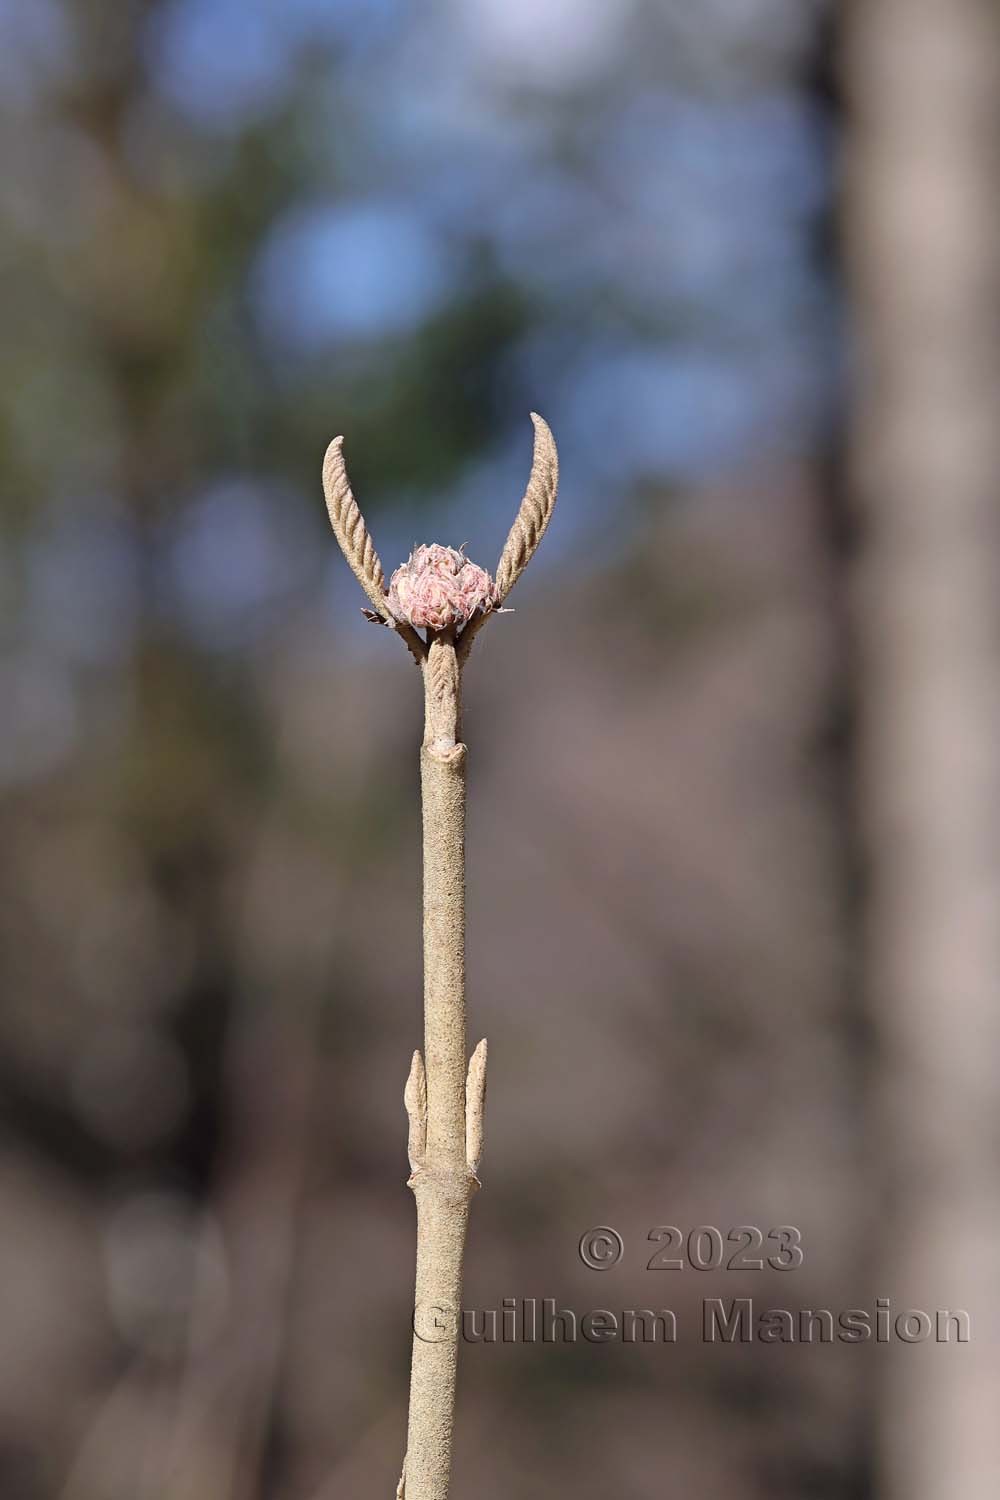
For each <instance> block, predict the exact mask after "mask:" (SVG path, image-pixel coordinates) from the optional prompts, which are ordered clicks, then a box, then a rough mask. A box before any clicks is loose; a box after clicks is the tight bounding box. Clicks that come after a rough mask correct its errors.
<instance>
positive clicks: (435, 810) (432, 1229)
mask: <svg viewBox="0 0 1000 1500" xmlns="http://www.w3.org/2000/svg"><path fill="white" fill-rule="evenodd" d="M423 673H424V690H425V716H426V729H425V736H424V744H423V747H422V749H421V754H420V770H421V789H422V798H423V834H424V1062H425V1065H426V1066H424V1064H422V1063H421V1062H420V1059H419V1055H418V1056H417V1057H415V1058H414V1061H413V1067H412V1069H411V1072H410V1079H409V1081H408V1084H407V1089H406V1095H405V1098H406V1106H407V1111H408V1113H409V1116H410V1143H411V1166H412V1167H413V1175H412V1176H411V1178H410V1186H411V1188H412V1189H413V1194H414V1197H415V1198H416V1203H417V1275H416V1292H415V1299H414V1321H413V1330H414V1332H413V1360H412V1365H411V1373H410V1417H409V1427H408V1432H407V1452H406V1461H405V1465H404V1472H403V1480H402V1482H401V1490H402V1492H403V1493H404V1494H405V1496H406V1500H446V1497H447V1494H448V1485H449V1481H450V1475H451V1447H452V1429H453V1425H454V1412H455V1372H456V1366H457V1361H458V1339H459V1331H460V1322H461V1301H462V1257H463V1253H464V1249H465V1230H466V1224H467V1222H468V1217H469V1200H470V1198H471V1196H472V1194H473V1192H474V1191H475V1189H476V1188H477V1187H478V1186H479V1183H478V1180H477V1178H476V1174H475V1166H476V1163H475V1162H471V1161H470V1160H469V1156H468V1151H467V1143H468V1150H469V1151H475V1152H476V1154H477V1155H478V1149H479V1144H480V1143H481V1140H482V1103H483V1092H484V1089H485V1065H486V1052H485V1045H484V1044H482V1043H481V1044H480V1046H479V1047H478V1048H477V1049H476V1053H475V1056H474V1058H473V1063H472V1065H471V1066H470V1071H469V1079H470V1087H469V1089H468V1091H467V1090H466V1050H465V760H466V751H465V746H464V745H463V744H461V743H460V742H459V739H458V734H459V712H460V710H459V703H460V682H459V670H458V664H457V662H456V659H455V645H454V641H453V639H452V638H451V637H450V636H447V635H442V636H439V637H436V638H435V639H434V640H433V641H432V642H431V645H430V649H429V651H428V653H427V658H426V660H425V662H424V666H423ZM467 1092H468V1109H467V1102H466V1096H467Z"/></svg>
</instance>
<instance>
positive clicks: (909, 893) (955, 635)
mask: <svg viewBox="0 0 1000 1500" xmlns="http://www.w3.org/2000/svg"><path fill="white" fill-rule="evenodd" d="M846 43H847V45H846V49H845V66H846V78H845V82H846V88H847V94H848V103H849V108H850V113H851V119H852V123H853V135H852V148H851V153H850V159H849V186H848V200H847V201H848V239H849V245H850V258H851V271H852V276H853V294H854V310H855V329H856V334H857V343H858V348H857V354H858V359H859V366H858V371H857V374H858V396H857V410H856V422H855V446H854V458H855V480H856V488H857V493H858V514H859V521H860V527H861V542H862V551H861V573H860V576H859V578H858V584H859V590H858V596H857V598H858V615H857V618H858V625H859V636H860V641H859V646H860V655H861V660H862V678H863V681H862V689H861V692H862V725H863V728H862V760H861V785H862V799H863V809H864V812H863V815H864V818H865V822H866V837H867V847H868V854H869V873H870V877H871V886H870V892H869V895H870V904H869V909H868V914H869V923H870V925H869V928H868V943H869V947H868V954H869V971H868V972H869V994H870V999H871V1005H872V1009H873V1019H874V1022H875V1025H876V1028H877V1031H878V1036H879V1041H880V1044H881V1057H880V1061H879V1063H878V1065H877V1068H876V1071H875V1077H876V1081H877V1082H876V1086H877V1096H876V1099H875V1111H874V1121H875V1128H877V1129H881V1131H882V1133H883V1140H882V1142H881V1143H879V1144H880V1145H881V1147H882V1148H884V1153H885V1155H884V1160H885V1163H886V1178H885V1182H884V1188H885V1193H884V1198H883V1203H882V1207H883V1210H884V1221H883V1222H884V1225H885V1228H884V1231H883V1233H884V1238H883V1243H882V1254H881V1260H880V1281H881V1284H880V1285H879V1286H878V1287H876V1292H877V1293H878V1294H880V1295H884V1296H890V1297H891V1298H892V1309H893V1311H892V1316H893V1319H895V1317H896V1315H897V1313H898V1312H900V1311H903V1310H905V1309H906V1308H908V1307H913V1308H925V1309H927V1310H929V1311H931V1312H932V1313H933V1312H934V1311H935V1310H936V1309H938V1308H955V1307H961V1308H966V1309H968V1311H969V1313H970V1315H971V1320H972V1340H971V1343H969V1344H966V1345H955V1344H951V1345H945V1344H940V1343H937V1342H935V1341H934V1337H933V1335H932V1338H931V1340H930V1341H928V1342H927V1343H921V1344H916V1345H914V1346H907V1345H905V1344H899V1343H895V1342H894V1343H893V1345H892V1346H891V1348H890V1349H889V1350H887V1351H879V1352H880V1355H882V1356H883V1357H882V1358H880V1361H879V1365H880V1369H881V1371H882V1373H883V1383H882V1387H881V1390H882V1406H881V1411H880V1433H881V1438H880V1445H879V1468H880V1475H881V1485H880V1489H879V1493H880V1495H883V1496H886V1497H889V1500H903V1497H905V1500H922V1497H925V1496H926V1497H927V1500H932V1497H933V1500H939V1497H941V1496H942V1495H956V1496H958V1495H960V1496H962V1500H980V1497H982V1500H986V1497H987V1496H993V1495H995V1494H996V1493H997V1485H998V1481H1000V1399H998V1397H1000V1391H998V1381H997V1374H996V1368H995V1359H996V1355H995V1342H994V1341H995V1337H996V1331H997V1310H998V1301H1000V1282H998V1277H997V1272H996V1263H997V1253H998V1247H1000V1173H998V1167H1000V1107H998V1073H1000V1069H998V1060H1000V1004H998V978H1000V838H998V833H1000V827H998V825H1000V775H998V761H1000V708H998V691H997V676H998V666H1000V622H998V621H1000V540H998V538H1000V525H998V514H1000V500H998V495H1000V338H998V317H997V310H998V305H1000V304H998V293H1000V277H998V239H1000V235H998V193H997V186H998V175H997V174H998V167H1000V129H998V125H1000V9H998V7H997V5H996V3H995V0H867V3H858V4H856V5H855V6H854V7H853V8H852V9H851V10H850V11H849V14H848V17H847V24H846Z"/></svg>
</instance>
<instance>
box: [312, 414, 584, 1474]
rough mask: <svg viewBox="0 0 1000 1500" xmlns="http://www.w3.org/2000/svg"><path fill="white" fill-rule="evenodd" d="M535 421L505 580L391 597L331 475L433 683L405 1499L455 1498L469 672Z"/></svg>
mask: <svg viewBox="0 0 1000 1500" xmlns="http://www.w3.org/2000/svg"><path fill="white" fill-rule="evenodd" d="M532 421H533V422H534V424H535V451H534V460H533V463H532V469H531V478H530V479H529V481H528V487H527V489H526V491H525V494H524V498H523V500H522V501H521V506H520V509H519V510H518V513H517V516H516V518H515V521H514V525H513V526H512V528H511V531H510V535H509V536H508V538H507V542H506V545H505V547H504V549H503V553H502V554H501V557H500V563H499V566H498V569H497V578H496V583H494V582H493V581H492V580H491V579H490V578H489V575H488V574H486V573H485V572H484V571H483V570H482V569H481V568H478V567H476V565H475V564H474V563H470V562H469V561H468V559H466V558H465V557H464V555H463V554H461V553H459V552H455V551H453V549H451V548H446V547H440V546H437V545H434V546H431V547H420V548H417V549H416V551H415V552H414V553H413V555H412V556H411V558H410V560H409V562H408V563H406V564H404V565H403V566H402V567H401V568H398V569H397V570H396V572H395V573H394V574H393V577H392V580H391V582H390V586H389V589H388V590H386V587H385V580H384V575H383V573H382V566H381V563H380V562H379V560H378V554H377V553H376V551H375V548H374V545H373V544H372V541H371V537H370V536H369V534H368V530H367V528H366V526H365V523H364V519H363V517H362V515H361V512H360V511H359V509H358V506H357V503H356V501H355V499H354V496H353V495H352V494H351V490H350V485H349V484H348V480H347V473H346V470H345V468H344V461H343V456H342V453H341V441H342V440H341V439H340V438H337V439H336V440H335V442H333V443H331V445H330V447H329V449H328V450H327V456H326V462H325V463H324V466H323V482H324V487H325V490H326V498H327V506H328V508H329V511H330V520H331V523H332V525H333V529H334V533H335V535H336V537H337V540H338V542H339V543H340V546H341V550H342V551H343V553H344V556H345V557H346V559H347V561H348V563H349V565H350V567H351V570H352V572H353V573H354V575H355V577H356V578H357V579H358V582H359V583H360V584H361V586H362V588H363V589H364V591H365V593H366V594H367V596H368V598H369V600H370V601H371V603H372V606H373V612H372V613H369V612H367V611H366V613H368V617H369V618H370V619H375V620H378V621H380V622H381V623H383V624H385V625H388V626H390V627H391V628H392V629H394V630H395V631H397V633H398V634H399V635H401V636H402V637H403V639H404V641H405V642H406V644H407V646H408V647H409V649H410V651H411V653H412V654H413V656H414V658H415V660H417V661H418V662H419V664H420V667H421V671H422V673H423V679H424V740H423V745H422V746H421V751H420V783H421V799H422V807H423V847H424V862H423V867H424V890H423V900H424V1054H423V1057H421V1054H420V1053H419V1052H415V1053H414V1054H413V1061H412V1063H411V1065H410V1073H409V1077H408V1079H407V1083H406V1089H405V1091H404V1096H403V1097H404V1101H405V1104H406V1112H407V1116H408V1118H409V1136H408V1142H407V1149H408V1154H409V1159H410V1169H411V1175H410V1178H409V1186H410V1187H411V1188H412V1190H413V1195H414V1198H415V1199H416V1205H417V1270H416V1290H415V1297H414V1314H413V1357H412V1363H411V1368H410V1414H409V1423H408V1429H407V1449H406V1458H405V1460H404V1464H403V1473H402V1475H401V1476H400V1481H399V1486H398V1488H397V1492H396V1493H397V1500H403V1497H404V1496H405V1500H446V1497H447V1495H448V1486H449V1482H450V1476H451V1449H452V1433H453V1429H454V1412H455V1379H456V1370H457V1362H458V1340H459V1327H460V1319H461V1299H462V1262H463V1256H464V1251H465V1232H466V1225H467V1223H468V1217H469V1202H470V1200H471V1198H472V1194H473V1193H474V1192H475V1191H476V1189H477V1188H478V1187H479V1178H478V1177H477V1175H476V1173H477V1170H478V1167H479V1160H480V1157H481V1155H482V1149H483V1115H484V1107H485V1100H486V1042H485V1041H482V1042H480V1043H479V1045H478V1047H477V1048H476V1049H475V1051H474V1052H473V1054H472V1057H471V1059H470V1060H469V1062H468V1068H467V1067H466V1040H465V764H466V748H465V745H464V744H462V741H461V688H462V668H463V666H464V664H465V661H466V659H467V657H468V654H469V648H470V646H471V644H472V641H473V640H474V638H475V636H476V635H477V634H478V632H479V630H480V629H481V628H482V626H483V624H484V623H485V621H486V620H487V619H488V618H489V617H490V615H491V614H493V613H495V612H496V611H497V610H498V609H499V607H500V605H501V604H502V603H503V601H504V599H506V597H507V595H508V594H509V592H510V590H511V589H512V588H513V586H514V584H515V583H516V582H517V579H518V578H519V577H520V575H521V573H522V572H523V571H524V569H525V567H526V566H527V564H528V562H529V561H530V560H531V557H532V555H533V554H534V552H535V550H536V548H537V546H538V544H539V542H540V541H541V538H542V536H543V534H544V532H545V529H546V527H547V526H548V523H549V519H550V517H551V515H552V508H553V505H554V504H555V498H556V485H557V482H558V460H557V456H556V446H555V442H554V440H553V437H552V434H551V432H550V431H549V429H548V427H547V426H546V424H545V423H544V422H543V421H542V419H541V417H539V416H536V415H534V414H532ZM421 629H425V630H426V639H424V638H422V637H421V636H420V635H419V633H418V632H419V630H421Z"/></svg>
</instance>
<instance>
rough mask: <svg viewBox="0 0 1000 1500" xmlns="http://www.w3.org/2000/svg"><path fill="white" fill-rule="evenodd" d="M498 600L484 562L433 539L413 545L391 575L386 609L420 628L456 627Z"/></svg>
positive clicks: (398, 618) (490, 606)
mask: <svg viewBox="0 0 1000 1500" xmlns="http://www.w3.org/2000/svg"><path fill="white" fill-rule="evenodd" d="M497 602H498V601H497V592H496V585H495V584H494V582H493V580H492V578H491V577H490V575H489V574H488V573H487V572H486V570H485V568H480V567H477V566H476V564H475V563H473V562H469V560H468V559H467V558H466V557H465V556H464V554H463V553H461V552H456V551H455V548H454V547H442V546H440V545H439V544H438V543H437V542H434V543H432V544H431V545H430V546H424V547H417V548H416V549H415V550H414V551H413V552H411V553H410V557H409V561H408V562H405V563H403V565H402V567H399V568H397V569H396V571H395V573H393V575H392V578H391V579H390V580H389V609H390V610H391V612H392V614H393V615H394V616H395V618H396V619H397V620H399V621H400V623H402V624H405V625H413V626H414V627H415V628H416V629H418V630H422V629H425V628H426V629H428V630H447V629H448V628H449V627H452V628H455V629H460V628H461V627H462V626H463V625H466V624H468V622H469V621H470V620H471V619H472V617H473V615H474V614H476V613H478V612H480V611H481V612H482V613H483V614H486V613H488V612H489V611H490V610H491V609H494V608H495V607H496V604H497Z"/></svg>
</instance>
